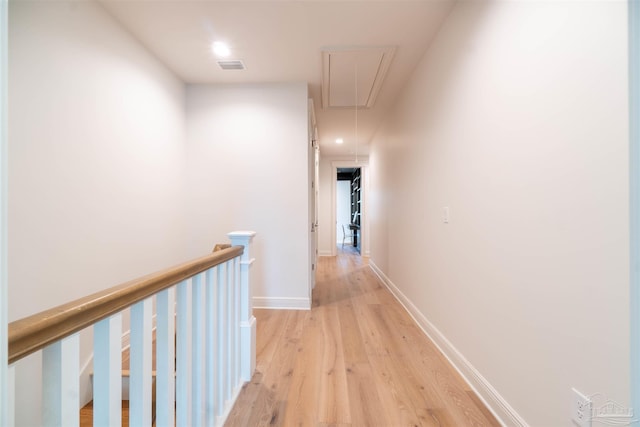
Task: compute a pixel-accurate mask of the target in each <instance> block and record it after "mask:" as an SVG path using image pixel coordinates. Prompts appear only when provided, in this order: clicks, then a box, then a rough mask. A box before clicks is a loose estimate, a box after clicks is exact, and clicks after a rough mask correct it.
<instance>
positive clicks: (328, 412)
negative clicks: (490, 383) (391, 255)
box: [226, 248, 499, 427]
mask: <svg viewBox="0 0 640 427" xmlns="http://www.w3.org/2000/svg"><path fill="white" fill-rule="evenodd" d="M317 274H318V275H317V285H316V288H315V290H314V294H313V307H312V310H310V311H285V310H254V312H255V316H256V318H257V321H258V327H257V368H256V373H255V374H254V376H253V379H252V381H251V382H250V383H248V384H246V385H245V387H244V388H243V390H242V391H241V393H240V397H239V398H238V401H237V402H236V405H235V407H234V408H233V410H232V412H231V414H230V416H229V418H228V420H227V423H226V425H227V426H265V425H278V426H330V425H331V426H360V427H363V426H434V427H435V426H438V427H443V426H498V425H499V424H498V422H497V421H496V420H495V418H494V417H493V416H492V415H491V413H489V411H487V410H486V408H485V407H484V405H483V404H482V403H481V402H480V401H479V400H478V399H477V397H476V396H475V394H474V393H473V392H472V391H471V390H470V389H469V387H468V386H467V385H466V383H465V382H464V381H463V380H462V379H461V378H460V376H459V375H458V374H457V372H456V371H455V370H454V369H453V368H452V367H451V366H450V365H449V363H448V362H447V361H446V359H445V358H444V357H443V356H442V355H441V354H440V352H439V351H438V350H437V349H436V348H435V347H434V346H433V345H432V344H431V342H430V341H429V340H428V339H427V338H426V337H425V335H424V334H423V333H422V331H421V330H420V329H419V328H418V327H417V326H416V325H415V323H414V321H413V320H412V319H411V318H410V317H409V315H408V314H407V313H406V311H405V310H404V309H403V307H402V306H401V305H400V304H399V303H398V302H397V301H396V300H395V298H394V297H393V296H392V295H391V293H390V292H389V291H388V290H387V289H386V288H385V287H384V286H383V285H382V284H381V283H380V281H379V280H378V279H377V277H376V276H375V274H374V273H373V272H372V271H371V269H370V268H369V266H368V265H367V258H361V257H360V256H359V255H358V254H354V253H353V251H349V250H348V249H347V248H345V250H339V252H338V256H337V257H321V258H319V266H318V273H317Z"/></svg>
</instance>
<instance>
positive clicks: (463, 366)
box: [369, 260, 529, 427]
mask: <svg viewBox="0 0 640 427" xmlns="http://www.w3.org/2000/svg"><path fill="white" fill-rule="evenodd" d="M369 266H370V267H371V270H373V272H374V273H375V274H376V275H377V276H378V278H379V279H380V281H382V283H384V285H385V286H386V287H387V288H388V289H389V291H390V292H391V293H392V294H393V296H394V297H396V299H397V300H398V302H400V304H402V306H403V307H404V309H405V310H407V312H408V313H409V315H410V316H411V317H412V318H413V320H414V321H415V322H416V323H417V324H418V326H419V327H420V329H422V332H424V333H425V335H427V337H429V339H430V340H431V341H432V342H433V343H434V344H435V345H436V347H438V349H439V350H440V351H441V352H442V354H443V355H444V356H445V357H446V358H447V360H449V362H450V363H451V365H453V367H454V368H455V369H456V370H457V371H458V372H459V373H460V375H462V377H463V378H464V380H465V381H466V382H467V383H468V384H469V385H470V386H471V388H472V389H473V391H474V392H475V393H476V395H478V398H480V400H482V401H483V403H484V404H485V405H486V406H487V408H488V409H489V410H490V411H491V412H492V413H493V415H494V416H495V417H496V418H497V419H498V421H499V422H500V424H502V425H503V426H514V427H529V425H528V424H527V423H526V421H525V420H523V419H522V417H521V416H520V415H518V413H517V412H516V411H515V410H514V409H513V408H512V407H511V406H510V405H509V404H508V403H507V401H506V400H505V399H504V398H503V397H502V396H500V394H499V393H498V391H497V390H496V389H495V388H493V386H492V385H491V384H490V383H489V381H487V380H486V379H485V378H484V377H483V376H482V375H481V374H480V372H478V370H477V369H476V368H474V367H473V365H471V363H469V361H468V360H467V359H466V358H465V357H464V356H463V355H462V353H460V352H459V351H458V350H457V349H456V348H455V347H454V346H453V344H451V342H450V341H449V340H447V338H446V337H445V336H444V335H443V334H442V332H440V331H439V330H438V329H437V328H436V327H435V326H434V325H433V324H432V323H431V322H430V321H429V320H428V319H427V318H426V316H425V315H424V314H422V313H421V312H420V310H418V308H417V307H416V306H415V305H414V304H413V303H412V302H411V301H410V300H409V299H408V298H407V297H406V296H405V295H404V294H403V293H402V292H401V291H400V289H398V287H397V286H396V285H395V284H394V283H393V282H392V281H391V279H389V278H388V277H387V276H386V275H385V274H384V273H383V272H382V270H380V268H378V266H377V265H376V264H375V262H373V261H372V260H371V261H369Z"/></svg>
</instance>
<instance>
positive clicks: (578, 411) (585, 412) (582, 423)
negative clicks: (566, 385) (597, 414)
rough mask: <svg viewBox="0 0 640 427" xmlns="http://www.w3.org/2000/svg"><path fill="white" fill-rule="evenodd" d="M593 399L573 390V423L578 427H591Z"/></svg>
mask: <svg viewBox="0 0 640 427" xmlns="http://www.w3.org/2000/svg"><path fill="white" fill-rule="evenodd" d="M591 407H592V403H591V399H589V398H588V397H587V396H585V395H584V394H582V393H580V392H579V391H578V390H576V389H575V388H572V389H571V421H573V423H574V424H575V425H577V426H578V427H591V417H592V414H591Z"/></svg>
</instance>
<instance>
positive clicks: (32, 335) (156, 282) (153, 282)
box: [9, 246, 244, 364]
mask: <svg viewBox="0 0 640 427" xmlns="http://www.w3.org/2000/svg"><path fill="white" fill-rule="evenodd" d="M243 252H244V247H242V246H233V247H230V248H227V249H222V250H218V251H215V252H213V253H211V254H209V255H206V256H203V257H201V258H197V259H194V260H191V261H187V262H185V263H183V264H180V265H176V266H174V267H171V268H167V269H165V270H161V271H159V272H157V273H152V274H149V275H147V276H143V277H141V278H139V279H135V280H131V281H129V282H125V283H123V284H121V285H117V286H114V287H112V288H109V289H106V290H104V291H100V292H96V293H95V294H92V295H89V296H86V297H84V298H80V299H77V300H75V301H72V302H69V303H66V304H63V305H60V306H58V307H54V308H52V309H49V310H46V311H43V312H40V313H37V314H34V315H33V316H29V317H25V318H23V319H20V320H16V321H15V322H11V323H10V324H9V364H12V363H15V362H17V361H18V360H20V359H22V358H23V357H26V356H28V355H30V354H31V353H34V352H36V351H38V350H41V349H43V348H44V347H46V346H48V345H49V344H52V343H54V342H56V341H59V340H61V339H62V338H65V337H67V336H69V335H72V334H74V333H76V332H79V331H81V330H83V329H84V328H86V327H88V326H91V325H93V324H94V323H96V322H98V321H100V320H102V319H104V318H106V317H109V316H111V315H112V314H115V313H118V312H120V311H122V310H124V309H126V308H128V307H130V306H132V305H133V304H135V303H137V302H139V301H142V300H144V299H146V298H148V297H150V296H152V295H155V294H157V293H158V292H160V291H162V290H164V289H167V288H169V287H171V286H173V285H175V284H177V283H180V282H181V281H183V280H186V279H188V278H189V277H192V276H194V275H196V274H198V273H201V272H203V271H205V270H208V269H210V268H212V267H215V266H216V265H220V264H222V263H223V262H225V261H228V260H230V259H233V258H235V257H237V256H240V255H242V253H243Z"/></svg>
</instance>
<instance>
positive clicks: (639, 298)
mask: <svg viewBox="0 0 640 427" xmlns="http://www.w3.org/2000/svg"><path fill="white" fill-rule="evenodd" d="M627 7H628V16H629V29H628V32H629V214H630V224H629V234H630V236H629V242H630V254H629V255H630V280H629V282H630V283H629V299H630V307H629V310H630V316H629V317H630V319H629V320H630V335H631V336H630V343H629V344H630V349H631V354H630V365H631V366H630V373H631V402H630V407H631V408H633V409H634V412H636V413H639V412H640V0H630V1H629V2H628V6H627Z"/></svg>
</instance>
